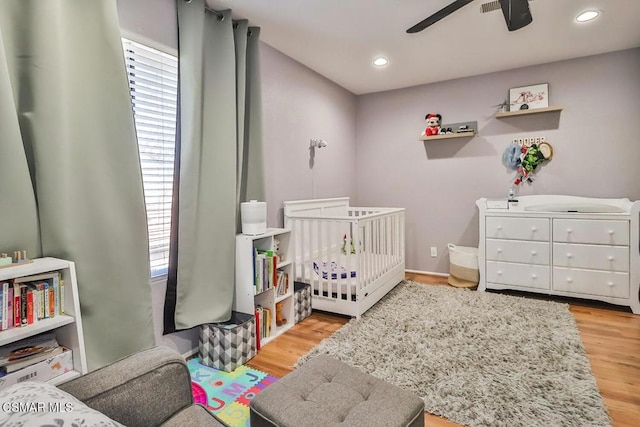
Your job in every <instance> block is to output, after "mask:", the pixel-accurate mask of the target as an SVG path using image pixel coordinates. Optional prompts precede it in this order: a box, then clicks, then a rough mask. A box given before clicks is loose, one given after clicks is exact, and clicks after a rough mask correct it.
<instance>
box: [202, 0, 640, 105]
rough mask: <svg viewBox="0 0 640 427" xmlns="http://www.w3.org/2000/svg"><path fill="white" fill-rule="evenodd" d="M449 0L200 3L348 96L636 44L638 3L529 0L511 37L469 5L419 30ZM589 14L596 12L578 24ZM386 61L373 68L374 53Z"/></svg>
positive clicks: (496, 15)
mask: <svg viewBox="0 0 640 427" xmlns="http://www.w3.org/2000/svg"><path fill="white" fill-rule="evenodd" d="M451 1H452V0H429V1H427V0H395V1H392V0H271V1H265V0H207V3H208V4H209V6H210V7H211V8H213V9H217V10H222V9H232V10H233V17H234V18H235V19H240V18H245V19H249V21H250V24H251V25H256V26H259V27H261V35H260V37H261V40H262V41H264V42H265V43H267V44H268V45H270V46H272V47H274V48H276V49H277V50H279V51H281V52H283V53H284V54H286V55H288V56H290V57H292V58H294V59H295V60H297V61H298V62H301V63H302V64H304V65H306V66H307V67H309V68H311V69H313V70H315V71H316V72H318V73H319V74H321V75H323V76H325V77H327V78H328V79H330V80H332V81H334V82H335V83H337V84H339V85H340V86H342V87H344V88H346V89H348V90H349V91H351V92H353V93H354V94H358V95H360V94H365V93H371V92H380V91H384V90H390V89H397V88H402V87H409V86H415V85H419V84H424V83H431V82H437V81H443V80H449V79H454V78H459V77H467V76H472V75H477V74H484V73H490V72H494V71H500V70H507V69H512V68H518V67H523V66H527V65H535V64H542V63H546V62H552V61H558V60H562V59H568V58H576V57H581V56H587V55H593V54H598V53H604V52H610V51H615V50H622V49H628V48H632V47H637V46H640V23H638V19H639V18H640V0H530V3H529V4H530V9H531V15H532V16H533V22H532V23H531V24H529V25H528V26H526V27H524V28H522V29H520V30H517V31H514V32H509V31H508V30H507V27H506V24H505V22H504V18H503V15H502V12H501V11H500V10H496V11H493V12H490V13H484V14H482V13H480V5H481V4H483V3H486V2H488V1H489V0H475V1H473V2H472V3H471V4H469V5H467V6H464V7H463V8H462V9H460V10H458V11H456V12H454V13H453V14H451V15H449V16H448V17H447V18H444V19H443V20H441V21H439V22H437V23H436V24H434V25H433V26H431V27H429V28H427V29H425V30H424V31H422V32H420V33H417V34H407V33H406V30H407V28H409V27H411V26H413V25H414V24H416V23H418V22H419V21H421V20H422V19H424V18H426V17H427V16H429V15H431V14H432V13H434V12H436V11H438V10H440V9H441V8H443V7H444V6H446V5H448V4H449V3H451ZM590 8H595V9H599V10H601V11H602V14H601V16H600V17H599V18H598V19H597V20H595V21H592V22H588V23H582V24H580V23H577V22H576V21H575V20H574V18H575V16H576V15H577V14H578V13H579V12H581V11H583V10H585V9H590ZM380 54H381V55H384V56H386V57H387V58H389V61H390V63H389V65H388V66H386V67H384V68H374V67H373V66H372V65H371V61H372V60H373V58H374V57H375V56H376V55H380Z"/></svg>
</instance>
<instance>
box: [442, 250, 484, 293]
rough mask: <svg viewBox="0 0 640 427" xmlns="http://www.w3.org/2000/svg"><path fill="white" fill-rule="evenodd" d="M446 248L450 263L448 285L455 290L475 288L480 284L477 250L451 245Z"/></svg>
mask: <svg viewBox="0 0 640 427" xmlns="http://www.w3.org/2000/svg"><path fill="white" fill-rule="evenodd" d="M447 246H448V248H449V263H450V264H449V279H448V283H449V284H450V285H451V286H455V287H456V288H471V289H475V288H477V287H478V283H479V282H480V271H479V270H478V249H477V248H470V247H467V246H456V245H454V244H453V243H449V244H448V245H447Z"/></svg>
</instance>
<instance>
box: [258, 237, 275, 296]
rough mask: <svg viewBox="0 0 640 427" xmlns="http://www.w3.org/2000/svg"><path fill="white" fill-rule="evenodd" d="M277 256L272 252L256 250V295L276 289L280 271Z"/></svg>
mask: <svg viewBox="0 0 640 427" xmlns="http://www.w3.org/2000/svg"><path fill="white" fill-rule="evenodd" d="M277 258H278V257H277V256H276V255H275V254H274V252H273V251H271V250H262V249H255V248H254V282H255V285H256V293H260V292H264V291H266V290H267V289H271V288H273V287H275V283H276V280H277V279H276V273H277V270H278V260H277Z"/></svg>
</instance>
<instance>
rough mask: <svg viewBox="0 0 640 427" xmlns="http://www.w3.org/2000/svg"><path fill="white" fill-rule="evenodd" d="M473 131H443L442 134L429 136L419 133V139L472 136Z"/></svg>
mask: <svg viewBox="0 0 640 427" xmlns="http://www.w3.org/2000/svg"><path fill="white" fill-rule="evenodd" d="M475 134H476V133H475V132H461V133H445V134H442V135H431V136H426V135H421V136H420V141H432V140H435V139H450V138H465V137H466V138H470V137H472V136H475Z"/></svg>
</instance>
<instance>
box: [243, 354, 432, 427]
mask: <svg viewBox="0 0 640 427" xmlns="http://www.w3.org/2000/svg"><path fill="white" fill-rule="evenodd" d="M250 407H251V427H263V426H279V427H307V426H309V427H316V426H318V427H331V426H345V427H346V426H362V427H365V426H366V427H375V426H383V427H393V426H398V427H405V426H410V427H418V426H424V402H423V401H422V399H420V398H419V397H418V396H416V395H415V394H413V393H411V392H409V391H406V390H402V389H400V388H398V387H396V386H394V385H391V384H389V383H387V382H385V381H382V380H380V379H377V378H375V377H373V376H371V375H369V374H366V373H364V372H362V371H360V370H358V369H356V368H353V367H351V366H349V365H347V364H345V363H343V362H340V361H339V360H336V359H334V358H332V357H330V356H325V355H322V356H318V357H315V358H314V359H311V360H309V361H308V362H307V363H305V364H304V365H302V366H301V367H300V368H298V369H296V370H295V371H293V372H291V373H290V374H288V375H286V376H284V377H283V378H282V379H280V380H278V381H277V382H275V383H273V384H271V385H269V386H268V387H267V388H265V389H264V390H263V391H261V392H260V393H258V394H257V395H256V396H255V397H254V398H253V399H252V400H251V404H250Z"/></svg>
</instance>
